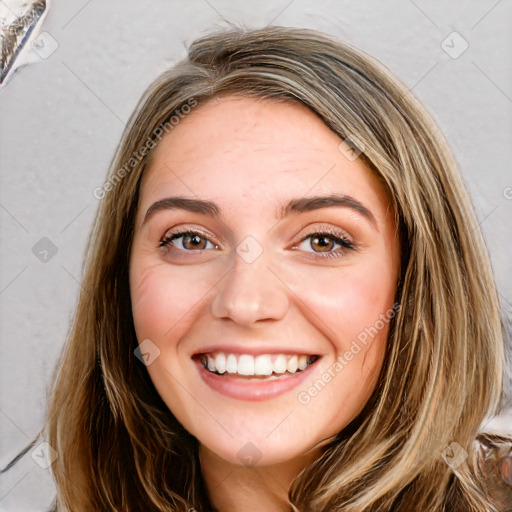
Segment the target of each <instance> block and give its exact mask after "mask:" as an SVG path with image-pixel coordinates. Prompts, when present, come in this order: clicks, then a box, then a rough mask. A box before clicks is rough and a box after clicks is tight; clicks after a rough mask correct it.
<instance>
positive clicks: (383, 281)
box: [305, 263, 396, 351]
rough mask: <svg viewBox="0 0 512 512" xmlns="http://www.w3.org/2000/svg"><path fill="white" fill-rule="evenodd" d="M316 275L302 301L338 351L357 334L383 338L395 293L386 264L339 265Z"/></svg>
mask: <svg viewBox="0 0 512 512" xmlns="http://www.w3.org/2000/svg"><path fill="white" fill-rule="evenodd" d="M318 277H319V279H315V280H313V281H312V282H314V283H315V284H314V286H312V287H311V288H310V293H309V294H308V299H307V300H306V301H305V302H307V305H308V307H309V308H310V309H311V310H312V311H313V312H314V313H315V315H316V316H317V317H318V318H319V319H320V320H321V322H322V323H321V324H318V327H319V328H320V329H321V330H322V331H323V332H324V333H325V335H326V336H327V337H328V338H329V339H331V340H332V341H333V344H334V345H335V346H336V349H337V350H338V351H345V350H348V349H349V347H350V345H351V342H352V341H353V340H356V339H358V337H359V338H360V339H363V340H365V341H368V342H371V341H372V340H373V339H374V338H383V337H384V338H385V337H386V335H387V330H388V329H387V327H388V323H389V318H388V319H387V321H386V320H385V317H386V316H387V317H389V314H390V312H391V311H392V308H393V300H394V297H395V292H396V280H395V277H394V275H393V274H390V272H389V268H388V267H387V266H386V265H382V264H378V263H376V264H373V265H364V266H363V265H361V266H357V267H356V266H354V267H350V268H349V267H347V268H338V269H333V271H332V273H328V274H324V275H323V276H318ZM383 319H384V320H383ZM317 323H318V322H317ZM322 325H323V327H322ZM376 330H377V331H378V332H379V336H377V335H376V333H375V331H376ZM364 333H366V334H367V336H366V339H365V334H364ZM361 346H362V348H363V349H364V348H365V347H366V345H365V344H362V345H361Z"/></svg>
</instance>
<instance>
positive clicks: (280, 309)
mask: <svg viewBox="0 0 512 512" xmlns="http://www.w3.org/2000/svg"><path fill="white" fill-rule="evenodd" d="M234 260H235V261H234V263H233V268H232V269H231V271H230V272H228V274H227V275H226V276H225V277H224V279H223V280H222V281H221V282H220V283H219V285H218V287H217V291H218V292H217V294H216V295H215V297H214V299H213V300H212V303H211V313H212V315H213V316H214V317H215V318H219V319H231V320H232V321H234V322H236V323H237V324H240V325H246V326H247V325H251V324H254V323H256V322H258V321H260V320H280V319H282V318H283V317H284V316H285V315H286V312H287V310H288V306H289V298H288V295H287V290H286V285H285V284H284V283H283V282H282V281H281V280H280V279H278V277H276V275H275V274H274V272H273V271H272V270H270V269H269V268H268V266H267V263H266V260H265V259H264V258H263V257H260V258H258V259H257V260H256V261H254V262H252V263H247V262H246V261H244V260H243V259H242V258H241V257H240V256H239V255H238V254H234Z"/></svg>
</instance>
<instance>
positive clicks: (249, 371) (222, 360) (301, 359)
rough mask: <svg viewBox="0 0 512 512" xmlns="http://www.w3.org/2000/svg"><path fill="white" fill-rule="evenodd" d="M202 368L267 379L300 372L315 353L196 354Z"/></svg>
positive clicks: (213, 372)
mask: <svg viewBox="0 0 512 512" xmlns="http://www.w3.org/2000/svg"><path fill="white" fill-rule="evenodd" d="M195 358H197V359H198V360H199V361H200V363H201V364H202V365H203V367H204V369H205V370H207V371H208V372H210V373H212V374H214V375H219V376H236V377H253V378H260V379H265V380H268V379H269V378H270V377H274V378H282V377H286V376H291V375H295V374H297V373H300V372H302V371H304V370H306V369H307V368H308V366H310V365H312V364H313V363H314V362H315V361H316V360H317V359H318V356H316V355H307V354H260V355H257V356H254V355H252V354H229V353H224V352H217V353H206V354H197V355H196V356H195Z"/></svg>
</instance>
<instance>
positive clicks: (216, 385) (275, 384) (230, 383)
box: [195, 359, 318, 402]
mask: <svg viewBox="0 0 512 512" xmlns="http://www.w3.org/2000/svg"><path fill="white" fill-rule="evenodd" d="M317 361H318V359H317ZM317 361H315V362H314V363H312V364H310V365H308V367H307V368H306V369H305V370H302V371H300V372H298V373H295V374H293V375H289V376H283V377H278V378H276V379H273V380H259V379H256V378H255V379H254V380H248V379H247V378H244V377H234V376H233V377H231V376H230V375H226V374H224V375H217V374H215V373H211V372H210V371H208V370H207V369H206V368H205V367H204V365H203V364H202V363H201V361H199V360H197V361H195V363H196V366H197V368H198V371H199V375H200V376H201V378H202V379H203V381H204V382H205V383H206V384H208V386H210V387H211V388H212V389H213V390H215V391H217V392H219V393H221V394H223V395H226V396H229V397H231V398H236V399H238V400H248V401H254V402H257V401H261V400H268V399H270V398H274V397H276V396H279V395H282V394H283V393H286V392H287V391H290V390H291V389H293V388H295V387H297V386H298V385H299V384H301V383H302V382H303V381H304V380H305V379H307V378H308V376H310V374H311V372H312V371H313V369H312V367H313V366H315V365H316V362H317Z"/></svg>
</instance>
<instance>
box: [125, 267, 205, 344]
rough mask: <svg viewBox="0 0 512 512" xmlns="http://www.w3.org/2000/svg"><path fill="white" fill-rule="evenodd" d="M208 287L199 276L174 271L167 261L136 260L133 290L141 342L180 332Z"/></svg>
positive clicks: (133, 272) (131, 268)
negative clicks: (172, 332) (149, 261)
mask: <svg viewBox="0 0 512 512" xmlns="http://www.w3.org/2000/svg"><path fill="white" fill-rule="evenodd" d="M209 288H211V285H209V283H208V282H207V281H205V280H204V279H201V278H200V276H197V275H194V276H193V275H189V273H188V272H179V271H174V272H173V271H172V269H171V267H170V266H169V265H168V264H165V263H162V262H158V263H153V264H151V263H148V262H144V261H140V262H139V261H134V262H133V263H132V265H131V267H130V291H131V298H132V312H133V319H134V325H135V331H136V333H137V338H138V339H139V341H141V340H143V339H145V338H149V339H151V340H152V341H155V343H157V344H158V340H162V341H163V340H164V339H165V338H166V337H167V336H168V335H169V333H170V332H171V331H173V330H175V332H181V331H182V330H183V328H184V327H185V324H187V320H188V318H189V316H190V315H193V313H194V311H195V308H196V307H197V305H198V304H199V303H200V302H201V298H202V297H204V296H205V294H206V293H207V291H208V289H209ZM173 337H175V336H173Z"/></svg>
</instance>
